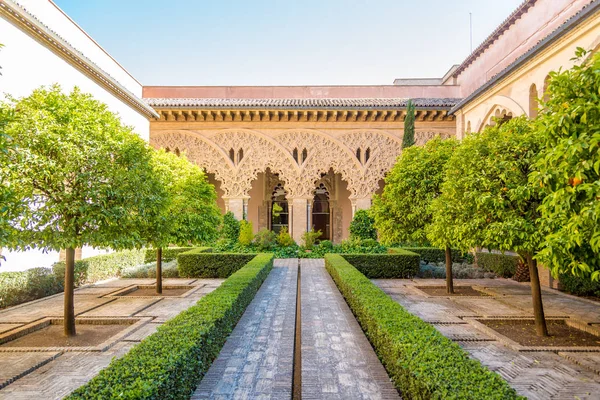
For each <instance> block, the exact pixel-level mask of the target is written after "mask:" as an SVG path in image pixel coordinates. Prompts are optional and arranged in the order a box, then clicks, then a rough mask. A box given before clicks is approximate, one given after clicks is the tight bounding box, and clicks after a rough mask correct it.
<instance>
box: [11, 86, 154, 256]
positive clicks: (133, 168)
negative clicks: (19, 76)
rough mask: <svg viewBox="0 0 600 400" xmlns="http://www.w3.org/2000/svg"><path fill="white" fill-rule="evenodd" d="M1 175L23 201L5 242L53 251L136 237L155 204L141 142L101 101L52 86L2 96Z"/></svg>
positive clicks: (128, 242) (119, 244)
mask: <svg viewBox="0 0 600 400" xmlns="http://www.w3.org/2000/svg"><path fill="white" fill-rule="evenodd" d="M10 100H11V104H10V107H11V108H12V110H14V118H12V119H11V120H10V121H9V122H8V123H7V125H6V128H5V133H6V134H7V135H8V136H9V137H11V138H12V140H13V141H14V144H15V146H16V148H15V150H14V151H9V152H8V159H7V164H6V165H7V166H6V168H3V172H6V178H5V180H6V181H7V182H8V186H9V187H11V188H13V190H14V192H15V196H16V197H17V198H18V199H19V200H20V201H21V203H22V205H23V208H22V210H21V212H20V213H19V215H17V216H15V217H14V218H13V220H12V226H14V227H15V228H16V229H15V230H16V233H15V238H16V239H15V240H12V241H10V243H9V246H10V247H13V248H21V249H26V248H28V247H30V246H36V247H39V248H44V249H54V250H59V249H61V248H67V247H81V246H83V245H90V246H96V247H111V248H114V249H120V248H131V247H139V246H141V245H143V244H144V238H143V235H141V233H140V226H142V225H143V222H144V221H145V220H146V219H148V218H153V217H154V216H155V215H157V214H158V213H159V211H160V209H161V205H162V202H163V197H162V195H161V190H162V189H161V186H160V182H159V181H158V180H157V179H156V178H155V177H154V174H153V170H152V164H151V153H150V151H151V150H150V148H149V147H148V145H147V144H146V143H145V142H144V141H143V140H142V139H141V138H139V137H138V136H137V135H136V134H135V133H134V132H133V131H132V129H131V128H130V127H127V126H124V125H122V123H121V121H120V119H119V118H118V116H116V115H115V114H113V113H112V112H110V111H109V110H108V108H107V106H106V105H105V104H103V103H100V102H98V101H96V100H94V99H93V98H92V97H91V96H90V95H88V94H84V93H82V92H81V91H80V90H79V89H78V88H75V89H74V90H73V91H72V92H71V93H69V94H64V93H62V91H61V89H60V87H59V86H58V85H54V86H52V87H50V88H40V89H37V90H35V91H34V92H33V93H32V94H31V95H30V96H28V97H25V98H21V99H10Z"/></svg>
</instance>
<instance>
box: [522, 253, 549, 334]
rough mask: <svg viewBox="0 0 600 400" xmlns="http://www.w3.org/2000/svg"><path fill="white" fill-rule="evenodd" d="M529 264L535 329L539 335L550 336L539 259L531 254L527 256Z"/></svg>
mask: <svg viewBox="0 0 600 400" xmlns="http://www.w3.org/2000/svg"><path fill="white" fill-rule="evenodd" d="M525 257H526V260H527V265H528V266H529V277H530V278H531V299H532V301H533V315H534V317H535V331H536V333H537V335H538V336H548V328H547V327H546V318H545V317H544V305H543V304H542V288H541V287H540V276H539V275H538V269H537V261H536V260H535V259H534V258H533V256H532V255H531V254H529V253H528V254H527V255H526V256H525Z"/></svg>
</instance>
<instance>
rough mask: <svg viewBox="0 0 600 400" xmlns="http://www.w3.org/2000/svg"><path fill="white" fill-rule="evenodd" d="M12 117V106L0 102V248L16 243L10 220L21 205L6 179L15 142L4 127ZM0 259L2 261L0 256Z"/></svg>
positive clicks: (15, 215) (14, 217) (17, 213)
mask: <svg viewBox="0 0 600 400" xmlns="http://www.w3.org/2000/svg"><path fill="white" fill-rule="evenodd" d="M13 117H14V113H13V110H12V108H10V107H7V106H5V105H2V104H0V249H1V248H2V247H4V246H9V247H10V246H14V245H15V244H16V243H15V240H17V237H16V236H15V235H14V234H15V232H16V231H15V229H14V227H13V226H12V224H11V221H13V220H14V219H16V218H17V216H18V215H19V213H20V209H21V206H22V202H21V201H20V200H19V198H18V197H17V195H16V191H15V189H14V188H13V187H12V186H10V184H9V179H8V178H9V168H8V166H9V164H10V158H11V154H10V152H13V151H15V142H14V141H13V140H12V138H11V137H10V136H8V134H6V127H7V125H8V123H9V122H10V121H11V120H12V119H13ZM0 261H2V258H1V257H0Z"/></svg>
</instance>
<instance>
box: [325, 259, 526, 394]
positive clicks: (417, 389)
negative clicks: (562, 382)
mask: <svg viewBox="0 0 600 400" xmlns="http://www.w3.org/2000/svg"><path fill="white" fill-rule="evenodd" d="M325 266H326V268H327V271H328V272H329V273H330V274H331V277H332V278H333V280H334V281H335V283H336V285H337V287H338V288H339V290H340V292H341V293H342V295H343V296H344V298H345V299H346V302H347V303H348V305H349V306H350V308H351V309H352V312H353V313H354V315H355V316H356V318H357V320H358V322H359V323H360V325H361V326H362V329H363V330H364V331H365V333H366V335H367V337H368V338H369V340H370V341H371V344H372V345H373V347H374V348H375V351H376V352H377V354H378V356H379V358H380V359H381V361H382V363H383V364H384V366H385V368H386V369H387V371H388V373H389V375H390V377H391V378H392V380H393V382H394V384H395V385H396V388H398V390H399V391H400V392H401V393H402V395H403V397H405V398H409V399H504V400H506V399H516V398H519V397H518V396H517V394H516V393H515V391H514V389H512V388H511V387H510V386H509V385H508V384H507V383H506V382H505V381H504V380H502V378H501V377H500V376H499V375H497V374H496V373H494V372H492V371H490V370H488V369H487V368H485V367H483V366H482V365H481V364H480V363H479V361H476V360H473V359H471V358H469V356H468V354H467V353H466V352H465V351H464V350H462V349H461V348H460V346H458V345H457V344H456V343H454V342H452V341H451V340H450V339H448V338H446V337H444V336H443V335H442V334H441V333H439V332H438V331H437V330H436V329H435V328H434V327H433V326H431V325H429V324H427V323H426V322H424V321H422V320H421V319H419V318H418V317H416V316H414V315H412V314H410V313H409V312H407V311H406V310H405V309H404V308H403V307H402V306H401V305H400V304H398V303H396V302H395V301H394V300H392V299H391V298H390V297H389V296H388V295H386V294H385V293H384V292H383V291H382V290H381V289H379V288H378V287H377V286H376V285H374V284H373V283H372V282H371V281H369V279H367V278H366V277H365V276H364V275H363V274H361V273H360V272H359V271H358V270H357V269H356V268H354V267H353V266H352V265H350V263H349V262H348V261H346V260H345V259H344V258H343V257H341V256H339V255H335V254H330V255H327V256H325Z"/></svg>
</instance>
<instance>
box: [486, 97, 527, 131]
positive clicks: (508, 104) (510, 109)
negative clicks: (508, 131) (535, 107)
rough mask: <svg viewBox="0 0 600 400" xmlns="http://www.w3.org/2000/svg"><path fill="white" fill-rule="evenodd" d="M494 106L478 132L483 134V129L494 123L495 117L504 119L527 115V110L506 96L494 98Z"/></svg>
mask: <svg viewBox="0 0 600 400" xmlns="http://www.w3.org/2000/svg"><path fill="white" fill-rule="evenodd" d="M491 100H492V102H493V104H494V105H493V106H492V107H490V108H489V110H488V112H487V113H486V114H485V117H484V118H483V120H482V121H481V123H480V124H479V126H478V128H477V132H481V130H482V129H483V128H485V127H486V126H488V125H491V124H493V123H494V118H495V117H503V116H506V115H509V114H510V116H511V117H517V116H519V115H523V114H526V112H525V110H524V109H523V107H521V105H520V104H519V103H517V102H516V101H514V100H513V99H511V98H510V97H506V96H494V97H493V98H492V99H491Z"/></svg>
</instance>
